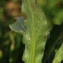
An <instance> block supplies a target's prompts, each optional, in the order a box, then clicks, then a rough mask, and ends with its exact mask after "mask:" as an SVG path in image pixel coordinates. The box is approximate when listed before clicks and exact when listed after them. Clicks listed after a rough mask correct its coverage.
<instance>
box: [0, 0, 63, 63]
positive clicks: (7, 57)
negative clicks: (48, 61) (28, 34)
mask: <svg viewBox="0 0 63 63" xmlns="http://www.w3.org/2000/svg"><path fill="white" fill-rule="evenodd" d="M6 1H7V0H0V63H23V62H22V55H23V51H24V47H25V46H24V44H23V43H22V38H23V36H22V35H20V34H19V33H15V32H12V31H11V30H10V28H9V26H8V24H9V23H10V22H11V21H12V19H7V20H5V18H4V16H3V15H4V4H5V2H6ZM36 3H37V4H38V5H39V6H40V7H41V8H42V10H43V11H44V13H45V16H46V18H47V20H48V27H49V30H51V29H52V28H53V26H54V25H61V24H62V22H63V0H36Z"/></svg>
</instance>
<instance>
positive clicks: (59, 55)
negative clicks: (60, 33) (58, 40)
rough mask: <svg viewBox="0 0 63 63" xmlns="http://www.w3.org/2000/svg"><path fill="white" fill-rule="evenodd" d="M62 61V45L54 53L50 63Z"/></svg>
mask: <svg viewBox="0 0 63 63" xmlns="http://www.w3.org/2000/svg"><path fill="white" fill-rule="evenodd" d="M62 60H63V43H62V45H61V47H60V48H59V50H58V51H57V52H56V54H55V57H54V60H53V62H52V63H61V61H62Z"/></svg>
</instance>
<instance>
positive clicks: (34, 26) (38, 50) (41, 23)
mask: <svg viewBox="0 0 63 63" xmlns="http://www.w3.org/2000/svg"><path fill="white" fill-rule="evenodd" d="M22 11H23V12H24V13H25V14H26V15H27V16H28V18H27V20H26V25H27V31H26V33H25V34H24V37H23V42H24V44H25V51H24V55H23V61H24V62H25V63H41V59H42V57H43V53H44V49H45V43H46V36H47V34H48V29H47V20H46V17H45V16H44V13H43V11H42V10H41V9H40V8H39V7H37V6H36V5H35V2H34V0H23V5H22Z"/></svg>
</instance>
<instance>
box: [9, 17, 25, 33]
mask: <svg viewBox="0 0 63 63" xmlns="http://www.w3.org/2000/svg"><path fill="white" fill-rule="evenodd" d="M9 27H10V28H11V30H13V31H15V32H19V33H21V34H23V33H24V32H25V31H26V26H25V25H24V18H23V17H17V19H16V22H15V23H13V24H12V25H11V24H10V25H9Z"/></svg>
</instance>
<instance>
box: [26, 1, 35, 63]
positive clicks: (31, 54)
mask: <svg viewBox="0 0 63 63" xmlns="http://www.w3.org/2000/svg"><path fill="white" fill-rule="evenodd" d="M27 2H28V5H29V9H30V12H31V17H32V18H31V19H32V21H31V22H32V39H31V40H32V41H31V42H32V44H31V51H30V63H35V51H36V38H35V23H34V14H33V11H32V8H31V5H30V1H29V0H27Z"/></svg>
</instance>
